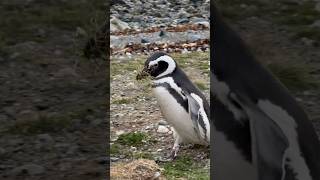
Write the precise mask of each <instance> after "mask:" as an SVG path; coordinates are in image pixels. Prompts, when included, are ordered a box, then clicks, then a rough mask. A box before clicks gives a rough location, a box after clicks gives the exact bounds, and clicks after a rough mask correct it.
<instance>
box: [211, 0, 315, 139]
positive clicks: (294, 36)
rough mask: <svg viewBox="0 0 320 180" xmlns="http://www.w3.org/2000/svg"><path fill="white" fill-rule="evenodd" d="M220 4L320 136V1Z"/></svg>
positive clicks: (246, 0) (252, 0) (234, 1)
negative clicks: (304, 112)
mask: <svg viewBox="0 0 320 180" xmlns="http://www.w3.org/2000/svg"><path fill="white" fill-rule="evenodd" d="M216 4H217V6H218V8H219V9H220V11H221V13H222V14H223V16H224V17H225V19H226V20H227V22H228V23H229V24H230V25H231V26H232V27H233V28H234V29H235V30H236V31H237V32H238V33H240V35H241V37H242V39H244V40H245V41H246V43H247V44H248V45H249V47H250V48H251V51H252V52H253V53H254V55H255V56H256V57H257V59H258V60H259V61H260V62H261V63H262V64H263V65H265V66H266V67H267V68H269V69H270V70H271V71H272V72H273V73H274V75H275V76H276V77H278V78H279V79H280V81H282V83H283V84H284V85H285V86H286V87H287V88H288V89H289V90H290V91H291V93H292V94H293V95H294V96H295V98H296V100H297V101H298V102H299V103H300V105H301V106H302V107H303V108H304V109H305V111H306V112H307V114H308V115H309V118H310V119H311V120H312V122H313V124H314V126H315V128H316V129H317V132H318V134H319V132H320V124H319V123H320V111H319V110H320V103H319V102H320V101H319V100H320V91H319V82H320V81H319V76H320V44H319V43H320V1H318V0H305V1H296V0H280V1H275V0H271V1H264V0H223V1H222V0H221V1H220V0H217V1H216ZM213 28H214V27H213Z"/></svg>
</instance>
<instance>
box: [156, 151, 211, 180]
mask: <svg viewBox="0 0 320 180" xmlns="http://www.w3.org/2000/svg"><path fill="white" fill-rule="evenodd" d="M162 167H163V168H164V175H165V177H167V178H168V179H179V178H187V179H194V180H198V179H199V180H208V179H210V178H209V177H210V173H209V169H204V168H203V166H200V165H198V164H195V163H194V162H193V160H192V158H191V157H188V156H184V157H178V158H177V159H176V160H175V161H172V162H168V163H166V164H163V165H162Z"/></svg>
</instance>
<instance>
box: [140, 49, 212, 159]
mask: <svg viewBox="0 0 320 180" xmlns="http://www.w3.org/2000/svg"><path fill="white" fill-rule="evenodd" d="M146 76H151V77H152V91H153V94H154V95H155V97H156V99H157V102H158V104H159V106H160V109H161V112H162V114H163V116H164V118H165V119H166V121H167V122H168V123H169V124H170V125H171V126H172V127H173V137H174V145H173V147H172V150H171V153H170V158H173V159H174V158H176V157H177V153H178V151H179V147H180V145H181V144H182V143H189V144H199V145H205V146H208V145H209V144H210V122H209V119H210V118H209V104H208V102H207V100H206V98H205V96H204V95H203V94H202V93H201V91H200V90H199V89H198V88H197V87H196V86H195V85H194V84H193V83H192V82H191V81H190V79H189V78H188V77H187V75H186V74H185V73H184V72H183V70H182V69H181V68H180V67H179V66H178V64H177V62H176V61H175V60H174V59H173V58H172V57H171V56H169V55H168V54H166V53H163V52H156V53H154V54H152V55H151V56H150V57H149V58H148V59H147V60H146V62H145V64H144V68H143V70H142V71H141V72H140V73H139V74H138V75H137V79H138V80H140V79H143V78H145V77H146Z"/></svg>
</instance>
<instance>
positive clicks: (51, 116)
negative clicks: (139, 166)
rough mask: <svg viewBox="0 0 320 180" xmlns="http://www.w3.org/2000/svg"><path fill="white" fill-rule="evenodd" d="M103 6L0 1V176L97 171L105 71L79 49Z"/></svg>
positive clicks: (102, 154) (73, 175)
mask: <svg viewBox="0 0 320 180" xmlns="http://www.w3.org/2000/svg"><path fill="white" fill-rule="evenodd" d="M106 8H107V7H106V6H105V5H104V2H102V1H81V2H80V1H73V0H68V1H60V0H52V1H46V2H45V3H44V2H42V1H37V0H34V1H9V0H4V1H1V2H0V14H1V19H0V39H1V42H0V62H1V66H0V84H1V88H0V123H1V126H0V179H33V180H35V179H54V180H56V179H104V177H105V169H106V164H108V162H109V161H108V159H107V156H106V146H107V145H106V143H104V142H106V138H107V137H108V135H107V131H106V129H107V127H108V121H107V119H106V104H107V103H106V92H107V89H108V88H107V84H106V73H108V72H106V68H99V66H101V67H103V66H106V63H105V62H103V61H101V60H100V61H99V60H97V63H99V66H98V65H97V64H96V63H95V62H94V61H91V60H88V59H85V58H84V57H82V54H83V53H82V49H83V47H84V46H85V42H86V40H87V39H88V38H89V36H90V35H91V34H92V32H94V31H95V30H96V23H98V20H99V18H97V17H100V18H104V13H105V12H104V11H105V9H106ZM92 20H96V21H97V22H96V23H92V22H93V21H92Z"/></svg>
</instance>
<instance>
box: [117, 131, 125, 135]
mask: <svg viewBox="0 0 320 180" xmlns="http://www.w3.org/2000/svg"><path fill="white" fill-rule="evenodd" d="M124 133H125V131H123V130H120V131H117V132H116V135H117V136H120V135H122V134H124Z"/></svg>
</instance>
